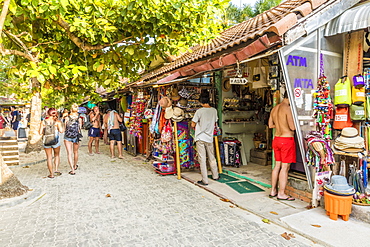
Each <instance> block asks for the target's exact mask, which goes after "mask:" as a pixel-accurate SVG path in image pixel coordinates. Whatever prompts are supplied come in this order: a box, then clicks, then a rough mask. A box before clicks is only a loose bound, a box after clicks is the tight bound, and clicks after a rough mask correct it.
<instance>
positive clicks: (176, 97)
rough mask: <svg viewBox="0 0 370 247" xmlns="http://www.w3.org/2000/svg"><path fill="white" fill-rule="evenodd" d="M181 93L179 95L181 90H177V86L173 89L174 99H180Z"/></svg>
mask: <svg viewBox="0 0 370 247" xmlns="http://www.w3.org/2000/svg"><path fill="white" fill-rule="evenodd" d="M180 98H181V97H180V95H179V90H177V88H174V89H172V93H171V99H172V100H173V101H178V100H179V99H180Z"/></svg>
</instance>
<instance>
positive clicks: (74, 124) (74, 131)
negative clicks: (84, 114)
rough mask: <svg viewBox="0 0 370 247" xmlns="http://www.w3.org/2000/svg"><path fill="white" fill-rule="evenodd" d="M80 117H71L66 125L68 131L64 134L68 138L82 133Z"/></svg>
mask: <svg viewBox="0 0 370 247" xmlns="http://www.w3.org/2000/svg"><path fill="white" fill-rule="evenodd" d="M78 119H79V118H77V119H72V118H71V117H69V120H68V123H67V125H66V131H65V133H64V135H65V136H66V137H68V138H76V137H77V136H78V134H79V133H80V128H79V123H78Z"/></svg>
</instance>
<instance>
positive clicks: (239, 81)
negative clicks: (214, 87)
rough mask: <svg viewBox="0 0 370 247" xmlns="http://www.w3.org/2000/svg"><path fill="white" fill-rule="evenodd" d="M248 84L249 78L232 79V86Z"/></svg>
mask: <svg viewBox="0 0 370 247" xmlns="http://www.w3.org/2000/svg"><path fill="white" fill-rule="evenodd" d="M247 83H248V80H247V78H230V84H238V85H245V84H247Z"/></svg>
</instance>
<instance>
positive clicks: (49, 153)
mask: <svg viewBox="0 0 370 247" xmlns="http://www.w3.org/2000/svg"><path fill="white" fill-rule="evenodd" d="M46 125H54V126H55V137H56V138H57V140H58V142H57V144H55V145H51V146H45V145H44V150H45V153H46V160H47V165H48V169H49V173H50V174H49V176H48V178H54V174H55V175H57V176H59V175H62V173H61V172H59V171H58V168H59V164H60V145H61V138H60V134H61V133H63V131H64V130H63V125H62V122H61V121H59V119H58V112H57V110H56V109H55V108H49V110H48V111H47V116H46V118H45V119H44V120H43V121H41V123H40V129H39V133H40V135H43V134H44V132H45V126H46ZM53 153H54V154H53ZM53 156H54V164H53ZM54 168H55V171H54V172H53V170H54Z"/></svg>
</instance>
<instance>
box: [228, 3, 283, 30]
mask: <svg viewBox="0 0 370 247" xmlns="http://www.w3.org/2000/svg"><path fill="white" fill-rule="evenodd" d="M281 1H282V0H258V1H257V2H256V3H255V4H254V6H252V5H250V4H244V5H243V6H242V7H240V8H239V7H238V6H236V5H234V4H232V3H231V2H230V4H229V6H228V7H227V8H226V9H225V13H224V26H225V27H230V26H233V25H235V24H238V23H241V22H243V21H246V20H248V19H250V18H253V17H255V16H257V15H259V14H261V13H263V12H265V11H266V10H269V9H271V8H273V7H276V6H277V5H279V4H280V3H281Z"/></svg>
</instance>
